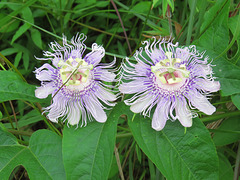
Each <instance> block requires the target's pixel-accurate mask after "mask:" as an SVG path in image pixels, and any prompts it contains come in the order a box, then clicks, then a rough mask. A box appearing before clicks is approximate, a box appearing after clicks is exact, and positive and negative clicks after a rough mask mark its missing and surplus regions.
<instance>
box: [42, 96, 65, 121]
mask: <svg viewBox="0 0 240 180" xmlns="http://www.w3.org/2000/svg"><path fill="white" fill-rule="evenodd" d="M44 109H45V110H46V111H49V113H48V115H47V117H48V118H49V120H50V121H52V122H58V118H59V117H62V116H65V115H66V113H67V100H66V99H65V97H64V96H62V95H60V94H57V95H56V96H55V97H54V98H53V103H52V104H51V106H49V107H47V108H44Z"/></svg>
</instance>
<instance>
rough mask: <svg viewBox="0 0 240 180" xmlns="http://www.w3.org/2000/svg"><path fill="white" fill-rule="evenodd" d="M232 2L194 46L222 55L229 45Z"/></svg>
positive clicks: (226, 5) (225, 6)
mask: <svg viewBox="0 0 240 180" xmlns="http://www.w3.org/2000/svg"><path fill="white" fill-rule="evenodd" d="M229 6H230V1H228V2H227V3H226V4H224V7H223V8H222V9H221V11H220V12H219V13H218V14H217V16H216V17H215V18H214V21H213V22H212V24H211V25H210V26H209V28H207V29H206V31H205V32H204V33H203V34H202V36H201V37H200V38H199V39H198V40H197V41H196V42H194V43H193V44H196V45H198V46H201V47H204V48H206V49H207V50H212V51H214V52H216V53H218V54H221V53H222V52H223V51H224V50H225V49H226V47H227V46H228V43H229V30H228V25H227V24H228V15H229Z"/></svg>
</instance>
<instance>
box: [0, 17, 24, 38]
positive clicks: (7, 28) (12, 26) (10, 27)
mask: <svg viewBox="0 0 240 180" xmlns="http://www.w3.org/2000/svg"><path fill="white" fill-rule="evenodd" d="M4 17H6V15H5V14H2V13H0V19H3V18H4ZM19 24H20V21H18V20H16V19H12V20H9V22H7V23H6V24H4V25H3V26H2V27H1V28H0V33H8V32H12V31H14V30H16V29H17V28H18V26H19Z"/></svg>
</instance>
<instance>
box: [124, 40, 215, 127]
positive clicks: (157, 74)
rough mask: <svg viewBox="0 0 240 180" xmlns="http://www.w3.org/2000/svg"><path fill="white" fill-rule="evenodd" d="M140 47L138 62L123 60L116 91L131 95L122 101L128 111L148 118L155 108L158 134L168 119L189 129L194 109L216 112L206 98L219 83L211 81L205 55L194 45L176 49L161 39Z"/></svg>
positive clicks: (146, 42) (173, 45) (209, 68)
mask: <svg viewBox="0 0 240 180" xmlns="http://www.w3.org/2000/svg"><path fill="white" fill-rule="evenodd" d="M143 44H145V48H144V49H143V48H142V47H141V48H140V49H139V51H136V53H135V54H134V58H135V59H136V62H137V63H133V62H130V60H129V59H126V62H125V63H123V65H122V67H123V71H124V75H123V78H122V84H121V85H120V87H119V90H120V91H121V92H122V93H124V94H133V96H132V97H131V98H129V99H127V100H125V103H126V104H127V105H130V106H131V107H130V109H131V111H133V112H134V113H142V114H143V115H144V116H150V112H151V109H155V111H154V113H153V117H152V128H153V129H155V130H157V131H160V130H162V129H163V128H164V126H165V124H166V121H167V120H169V119H170V120H172V121H174V120H176V119H178V120H179V121H180V123H181V124H182V125H183V126H185V127H190V126H192V118H193V117H195V116H196V113H195V111H194V110H193V109H195V108H196V109H198V110H200V111H202V112H204V113H205V114H207V115H211V114H212V113H213V112H215V110H216V108H215V107H214V106H213V105H212V104H211V103H210V102H209V101H208V98H209V96H210V95H211V93H212V92H216V91H218V90H219V89H220V83H219V82H218V81H215V80H214V79H215V78H214V77H213V71H212V68H211V66H212V65H211V64H210V63H209V62H208V59H209V58H208V56H205V57H204V53H205V52H203V53H199V52H198V51H197V50H196V47H195V46H193V45H192V46H189V47H178V43H176V44H173V42H172V40H166V39H164V38H162V39H161V38H160V39H159V40H156V38H153V42H152V43H150V41H144V42H143Z"/></svg>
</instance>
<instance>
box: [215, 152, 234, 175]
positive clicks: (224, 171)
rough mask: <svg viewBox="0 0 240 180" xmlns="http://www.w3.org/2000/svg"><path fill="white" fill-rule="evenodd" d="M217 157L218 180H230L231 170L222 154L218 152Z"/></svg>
mask: <svg viewBox="0 0 240 180" xmlns="http://www.w3.org/2000/svg"><path fill="white" fill-rule="evenodd" d="M218 157H219V178H220V179H219V180H232V179H233V168H232V166H231V164H230V162H229V161H228V159H227V158H226V156H224V154H222V153H220V152H218Z"/></svg>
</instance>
